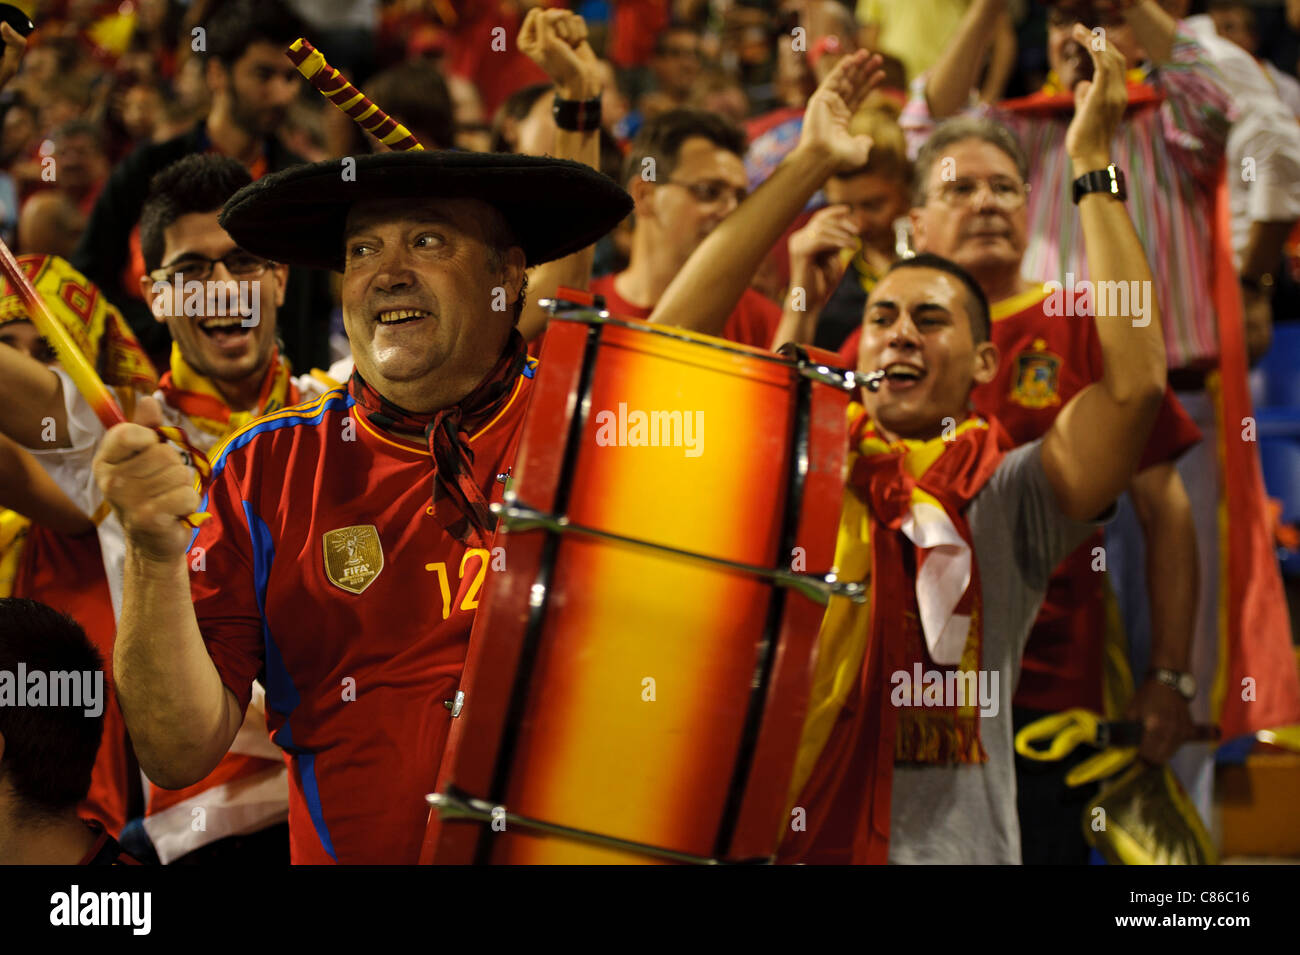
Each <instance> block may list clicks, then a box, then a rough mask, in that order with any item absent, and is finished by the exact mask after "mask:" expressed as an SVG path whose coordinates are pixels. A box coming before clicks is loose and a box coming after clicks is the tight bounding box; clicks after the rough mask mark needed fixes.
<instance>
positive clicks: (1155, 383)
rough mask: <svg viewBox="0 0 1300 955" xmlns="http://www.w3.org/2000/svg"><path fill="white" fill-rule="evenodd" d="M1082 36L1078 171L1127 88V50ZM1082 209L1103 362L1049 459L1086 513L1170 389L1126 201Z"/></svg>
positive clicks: (1047, 449)
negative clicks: (1090, 75) (1084, 57)
mask: <svg viewBox="0 0 1300 955" xmlns="http://www.w3.org/2000/svg"><path fill="white" fill-rule="evenodd" d="M1075 36H1076V38H1077V39H1079V41H1080V43H1082V44H1083V45H1084V48H1085V49H1087V50H1088V51H1089V54H1090V55H1091V56H1092V60H1093V64H1094V67H1095V73H1094V79H1093V80H1092V81H1087V80H1085V81H1083V82H1081V83H1079V84H1078V86H1076V87H1075V104H1076V105H1075V115H1074V120H1073V121H1072V122H1071V123H1070V128H1069V130H1068V132H1067V133H1066V137H1065V146H1066V149H1067V151H1068V152H1069V155H1070V161H1071V163H1072V165H1073V168H1074V175H1075V176H1081V175H1084V174H1085V173H1088V172H1092V171H1093V170H1097V169H1104V168H1105V167H1106V166H1107V165H1108V164H1109V163H1110V145H1111V142H1112V141H1113V139H1114V133H1115V128H1116V126H1117V125H1118V124H1119V122H1120V120H1121V118H1122V117H1123V115H1124V108H1125V105H1126V103H1127V101H1128V94H1127V92H1126V90H1125V87H1124V57H1123V55H1122V54H1120V53H1119V52H1118V51H1117V50H1116V49H1115V48H1114V46H1113V45H1112V44H1107V45H1106V49H1104V50H1100V51H1098V50H1095V49H1093V47H1092V45H1091V44H1088V43H1087V40H1088V38H1089V34H1088V31H1087V30H1086V29H1085V28H1084V27H1082V26H1080V25H1076V26H1075ZM1138 185H1139V188H1141V187H1142V186H1145V184H1138ZM1079 215H1080V217H1081V219H1082V220H1083V236H1084V245H1085V248H1086V252H1087V256H1088V271H1089V274H1090V275H1091V278H1092V283H1093V292H1094V294H1093V296H1092V300H1093V307H1094V311H1095V314H1096V322H1097V335H1098V338H1099V339H1100V340H1101V350H1102V361H1103V365H1104V370H1103V372H1102V378H1101V381H1099V382H1095V383H1093V384H1091V385H1089V386H1088V387H1087V388H1085V389H1083V391H1081V392H1079V393H1078V394H1077V395H1075V396H1074V398H1073V399H1071V401H1070V402H1069V404H1067V405H1066V406H1065V408H1064V409H1063V410H1062V411H1061V413H1060V415H1058V416H1057V418H1056V421H1055V422H1054V423H1053V424H1052V427H1051V429H1050V430H1049V431H1048V432H1047V434H1046V436H1045V437H1044V439H1043V468H1044V470H1045V471H1046V473H1047V479H1048V481H1049V483H1050V484H1051V485H1052V489H1053V490H1054V491H1055V492H1056V499H1057V503H1058V504H1059V505H1060V507H1061V510H1062V511H1064V512H1065V513H1066V514H1067V515H1069V516H1070V517H1073V518H1075V519H1076V520H1089V519H1092V518H1095V517H1096V516H1097V515H1098V514H1100V513H1101V512H1102V511H1104V510H1105V509H1106V508H1107V507H1109V506H1110V504H1111V502H1112V501H1114V500H1115V498H1116V496H1118V494H1119V493H1120V492H1121V491H1122V490H1123V489H1124V488H1125V487H1126V486H1127V485H1128V483H1129V481H1130V480H1132V477H1133V473H1134V471H1135V469H1136V467H1137V464H1138V461H1139V460H1141V456H1142V450H1143V447H1144V446H1145V444H1146V440H1147V436H1148V434H1149V433H1150V431H1151V425H1152V423H1153V422H1154V421H1155V418H1156V414H1157V413H1158V411H1159V408H1160V402H1161V400H1162V397H1163V394H1164V388H1165V342H1164V335H1163V332H1162V331H1161V323H1160V312H1159V308H1158V307H1157V305H1156V302H1155V299H1154V293H1153V288H1154V284H1153V282H1152V280H1151V269H1150V267H1149V266H1148V265H1147V259H1146V253H1145V252H1144V251H1143V249H1142V245H1141V243H1140V242H1139V241H1138V237H1137V232H1136V231H1134V228H1133V222H1132V220H1131V219H1130V218H1129V214H1128V209H1127V208H1126V207H1125V206H1124V204H1123V203H1122V202H1120V201H1119V200H1118V199H1116V198H1114V197H1112V196H1111V195H1109V194H1106V193H1099V192H1095V193H1092V194H1090V195H1087V196H1084V197H1083V199H1082V200H1080V202H1079ZM1112 283H1115V284H1112ZM1111 292H1114V294H1111ZM1121 293H1122V294H1121ZM1125 304H1127V305H1128V306H1129V307H1128V308H1127V309H1126V308H1124V307H1123V306H1124V305H1125ZM1117 306H1118V307H1117Z"/></svg>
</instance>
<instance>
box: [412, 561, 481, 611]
mask: <svg viewBox="0 0 1300 955" xmlns="http://www.w3.org/2000/svg"><path fill="white" fill-rule="evenodd" d="M471 557H477V558H478V570H477V571H476V572H475V574H474V582H473V583H472V584H470V586H469V590H468V591H467V592H466V593H465V598H464V599H463V600H462V601H461V602H460V609H461V610H475V609H477V608H478V595H479V591H480V590H482V589H483V579H484V578H485V577H487V569H488V558H489V557H491V555H490V554H489V553H488V551H487V550H486V549H485V548H483V547H471V548H470V549H469V550H467V551H465V554H464V556H462V557H461V559H460V570H459V571H458V573H457V576H458V577H459V581H458V582H457V586H456V592H457V593H460V585H461V584H463V583H464V581H465V564H466V563H467V562H468V561H469V559H470V558H471ZM424 569H425V570H430V571H433V573H435V574H436V575H437V576H438V590H439V592H441V594H442V619H443V620H446V619H447V618H448V617H450V616H451V605H452V598H451V579H450V576H449V575H448V573H447V564H446V562H445V561H441V560H440V561H438V562H437V563H433V564H425V565H424Z"/></svg>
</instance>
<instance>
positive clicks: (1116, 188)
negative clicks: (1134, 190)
mask: <svg viewBox="0 0 1300 955" xmlns="http://www.w3.org/2000/svg"><path fill="white" fill-rule="evenodd" d="M1093 192H1105V193H1109V194H1110V195H1112V196H1114V197H1115V198H1116V199H1118V200H1119V201H1120V202H1123V201H1125V200H1126V199H1128V185H1127V183H1125V181H1124V173H1123V172H1121V171H1120V170H1119V169H1118V168H1116V166H1115V164H1114V163H1111V164H1110V165H1109V166H1107V167H1106V168H1105V169H1094V170H1093V171H1092V172H1086V173H1084V174H1083V175H1082V176H1080V177H1079V178H1078V179H1076V180H1074V202H1075V205H1078V203H1079V200H1080V199H1082V198H1083V197H1084V196H1086V195H1088V194H1089V193H1093Z"/></svg>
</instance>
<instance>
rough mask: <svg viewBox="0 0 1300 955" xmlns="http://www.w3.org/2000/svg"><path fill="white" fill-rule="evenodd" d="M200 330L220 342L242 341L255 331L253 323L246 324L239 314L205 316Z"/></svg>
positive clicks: (200, 324)
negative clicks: (221, 316)
mask: <svg viewBox="0 0 1300 955" xmlns="http://www.w3.org/2000/svg"><path fill="white" fill-rule="evenodd" d="M199 331H201V332H202V333H203V334H204V335H206V336H207V337H208V338H211V339H213V340H214V341H216V342H217V343H219V344H229V343H232V342H236V341H241V340H242V339H244V338H247V337H248V336H249V335H251V334H252V333H253V326H252V325H245V324H244V320H243V319H242V318H240V317H239V316H238V315H233V316H229V317H226V318H205V319H203V320H202V321H201V322H199Z"/></svg>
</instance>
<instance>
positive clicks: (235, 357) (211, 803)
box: [0, 154, 334, 862]
mask: <svg viewBox="0 0 1300 955" xmlns="http://www.w3.org/2000/svg"><path fill="white" fill-rule="evenodd" d="M249 182H251V179H250V177H249V174H248V172H247V170H245V169H244V167H243V166H242V165H240V163H238V162H237V161H236V160H234V159H230V158H227V157H224V156H216V155H210V154H208V155H192V156H187V157H185V158H184V159H182V160H181V161H179V162H177V163H174V164H173V165H171V166H169V167H168V168H166V169H165V170H163V171H162V172H160V173H159V174H158V175H157V176H155V177H154V180H153V183H152V185H151V188H150V192H149V195H148V197H147V199H146V201H145V205H144V211H143V214H142V216H141V244H142V247H143V251H144V256H145V264H146V268H147V269H148V270H149V275H147V276H145V277H143V278H142V279H141V280H140V290H141V293H142V294H143V295H144V296H145V297H146V298H147V299H149V301H150V302H151V304H152V310H153V314H154V320H155V321H156V322H158V323H159V324H165V325H166V327H167V328H168V329H169V331H170V333H171V337H172V339H173V343H172V348H171V356H170V362H169V365H170V367H169V369H168V371H167V372H166V373H165V374H164V375H163V376H162V379H161V380H160V382H159V387H158V390H157V391H156V392H155V394H154V398H155V399H156V402H157V404H156V406H154V402H153V401H149V402H148V403H149V404H150V406H151V407H150V409H149V411H148V412H147V413H148V415H149V418H148V419H147V420H149V421H150V423H151V424H162V423H165V424H167V425H172V426H175V427H179V428H180V429H182V430H183V431H184V432H185V433H186V435H187V436H188V440H189V441H190V443H191V444H192V445H193V446H194V447H196V448H197V449H198V450H199V451H202V452H205V453H206V452H208V451H210V450H211V449H212V447H213V446H215V445H216V444H217V442H218V441H220V440H221V439H222V438H224V437H226V436H227V435H228V434H230V433H231V432H232V431H235V430H236V429H238V428H239V427H241V426H243V425H244V424H247V423H248V422H250V421H252V420H254V419H255V418H257V417H260V416H263V415H268V414H272V413H273V412H276V411H279V410H281V409H283V408H285V407H287V406H288V405H292V404H295V403H297V402H299V401H302V400H305V399H308V398H313V397H318V396H319V395H321V394H323V393H324V392H325V391H326V389H327V388H328V387H329V386H330V385H332V384H334V383H333V382H330V381H328V380H323V379H322V378H320V377H317V376H313V375H300V376H296V377H295V376H294V375H293V374H292V370H291V369H290V367H289V363H288V362H287V361H286V360H285V359H284V358H283V357H282V356H281V355H280V353H279V346H278V344H277V342H278V336H277V331H278V322H277V318H278V310H279V306H280V305H281V304H283V302H284V295H285V282H286V281H287V277H288V268H287V267H286V266H284V265H282V264H278V263H274V262H271V261H270V260H268V259H266V258H263V257H261V256H257V255H254V254H252V253H250V252H248V251H246V250H244V249H242V248H240V247H239V246H237V245H236V244H235V241H234V239H232V238H231V237H230V235H229V233H227V232H226V230H225V229H223V228H222V227H221V225H220V223H219V222H218V221H217V214H218V212H219V211H220V209H221V206H222V204H223V203H224V202H225V201H226V200H227V199H229V198H230V197H231V196H232V195H234V194H235V192H236V191H238V190H239V189H240V188H241V187H243V186H246V185H248V184H249ZM73 275H74V276H75V273H73ZM76 278H78V279H80V276H76ZM193 283H197V284H196V285H194V292H195V294H193V295H192V296H191V295H189V294H186V288H187V286H190V285H192V284H193ZM229 283H235V285H234V288H235V289H236V290H238V289H240V288H241V286H240V283H243V285H242V289H243V295H242V302H243V304H244V305H245V306H246V308H245V309H244V311H245V313H246V314H247V315H248V316H249V317H247V318H244V317H241V316H240V315H238V314H236V315H231V314H229V313H230V312H231V311H232V309H231V308H230V307H229V306H230V296H229V290H230V285H229ZM92 288H93V287H92ZM177 290H180V291H179V293H178V291H177ZM210 293H211V294H210ZM94 294H96V295H98V294H100V293H99V292H98V291H97V290H96V291H95V293H94ZM234 298H235V304H236V306H238V304H239V303H240V302H239V300H240V299H241V296H240V295H239V294H238V292H236V294H235V296H234ZM218 299H220V300H222V302H223V307H222V308H221V309H219V310H217V309H213V310H212V311H209V306H210V305H213V304H216V302H217V301H218ZM235 311H238V308H236V309H235ZM253 316H255V317H256V319H257V320H256V322H255V323H254V322H253V320H252V317H253ZM150 373H152V369H150ZM0 381H3V382H4V386H3V394H4V397H5V398H6V401H5V402H4V403H3V404H4V409H3V412H0V430H3V431H4V432H5V433H7V434H8V435H9V436H10V437H12V438H14V439H15V440H16V441H18V442H19V443H21V444H23V445H25V446H26V447H27V448H28V449H30V450H31V453H32V455H33V456H34V457H35V459H36V460H37V461H38V462H39V463H40V464H41V465H42V466H43V467H44V468H45V470H46V471H47V472H48V474H49V475H50V476H51V477H52V478H53V479H54V481H55V482H56V483H57V484H58V486H59V487H60V489H62V490H63V492H64V493H65V494H66V495H67V496H68V498H69V499H70V500H71V501H72V502H73V503H74V504H75V505H76V506H77V507H78V508H79V509H80V510H81V511H82V512H83V513H84V514H86V515H94V516H95V517H96V518H97V521H96V523H97V530H98V535H99V544H100V551H101V553H102V555H103V562H104V570H105V574H106V577H107V580H108V588H107V591H108V595H110V596H111V607H105V608H104V613H105V614H108V613H110V612H111V613H116V614H118V615H119V617H120V614H121V611H122V606H123V603H122V587H123V574H124V571H123V566H124V563H125V560H126V544H125V539H124V535H123V529H122V525H121V524H120V523H119V522H118V520H117V518H116V517H115V516H114V515H112V514H111V513H108V508H107V506H106V505H105V503H104V497H103V496H102V494H101V493H100V490H99V488H98V487H97V486H96V484H95V480H94V475H93V472H92V468H91V464H92V460H93V458H94V455H95V452H96V450H97V449H98V448H99V447H100V445H101V443H102V441H103V440H104V428H103V426H102V425H101V424H100V422H99V420H98V419H97V418H96V417H95V415H94V413H93V412H92V411H91V409H90V406H89V404H88V403H87V402H86V400H85V399H84V398H82V397H81V395H80V394H79V393H78V392H77V390H76V388H75V387H74V386H73V384H72V382H71V379H69V378H68V376H67V375H66V373H64V372H63V371H62V370H61V369H57V368H50V367H47V366H46V365H43V364H41V363H40V362H38V361H36V360H34V359H32V358H30V357H28V356H26V355H21V354H19V353H18V352H17V351H16V350H13V349H0ZM118 398H119V403H120V404H122V405H123V406H124V407H128V408H129V407H131V406H132V404H133V398H134V394H133V393H131V394H128V393H127V392H126V391H125V390H119V392H118ZM46 424H49V425H51V426H52V428H47V427H46ZM184 471H185V472H186V473H187V474H188V473H190V472H189V471H188V469H184ZM92 579H93V578H92V577H91V576H89V575H88V576H87V581H91V580H92ZM106 649H107V648H106ZM110 676H112V671H111V670H110ZM258 696H259V698H260V690H259V693H258ZM240 715H241V718H243V717H244V710H241V711H240ZM246 723H247V728H246V730H245V741H244V742H243V743H241V744H240V745H239V746H238V747H237V752H236V753H234V754H232V755H231V756H229V757H227V759H226V761H225V762H224V763H223V765H222V767H221V770H220V773H219V775H218V776H214V777H213V778H214V779H217V780H219V781H217V782H213V783H210V784H205V783H202V782H200V780H192V781H191V782H193V783H195V784H196V785H194V786H193V787H192V788H188V789H187V790H186V791H184V792H181V793H164V792H162V791H161V790H159V789H157V788H154V789H153V790H152V791H151V795H150V798H149V802H148V809H147V815H146V818H145V822H144V827H145V830H146V832H147V833H148V835H149V838H150V839H151V840H152V841H153V843H154V849H155V850H156V852H157V853H158V856H159V858H160V859H161V860H162V861H163V862H171V861H173V860H174V859H176V858H179V857H180V856H183V855H186V854H189V853H192V852H194V851H196V850H201V849H203V848H204V847H206V846H208V845H209V844H210V843H213V842H215V841H217V840H220V839H224V838H228V837H229V838H240V837H243V836H247V835H248V834H251V833H256V832H259V831H260V832H263V833H266V832H267V831H268V828H267V827H270V826H280V831H279V839H278V851H279V852H280V854H281V857H282V854H283V847H284V832H283V826H282V823H283V820H284V816H285V813H286V791H287V787H286V784H285V770H284V768H283V766H282V765H281V764H280V761H279V760H278V759H277V758H276V755H277V754H276V752H275V750H274V749H273V748H272V747H270V746H269V745H267V744H266V742H265V735H264V734H265V728H266V723H265V718H264V715H263V713H262V710H261V707H260V704H259V705H255V706H253V707H251V708H247V719H246ZM259 732H260V734H262V736H261V741H260V745H259V742H258V734H259ZM108 753H109V749H108V748H106V749H105V754H108ZM223 753H224V751H223ZM196 806H201V807H203V808H204V811H205V826H204V827H203V828H202V829H195V828H194V827H193V826H192V825H191V823H192V821H193V819H192V816H191V814H190V810H191V808H194V807H196ZM255 838H258V837H255ZM260 838H263V839H264V840H265V841H266V843H267V844H268V845H267V849H268V852H274V851H275V848H276V839H275V838H274V834H272V835H264V836H262V837H260ZM227 845H228V846H229V845H230V844H227ZM243 845H244V847H245V848H248V844H247V842H245V843H244V844H243ZM210 851H214V850H210Z"/></svg>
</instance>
